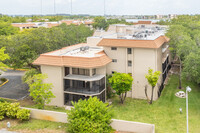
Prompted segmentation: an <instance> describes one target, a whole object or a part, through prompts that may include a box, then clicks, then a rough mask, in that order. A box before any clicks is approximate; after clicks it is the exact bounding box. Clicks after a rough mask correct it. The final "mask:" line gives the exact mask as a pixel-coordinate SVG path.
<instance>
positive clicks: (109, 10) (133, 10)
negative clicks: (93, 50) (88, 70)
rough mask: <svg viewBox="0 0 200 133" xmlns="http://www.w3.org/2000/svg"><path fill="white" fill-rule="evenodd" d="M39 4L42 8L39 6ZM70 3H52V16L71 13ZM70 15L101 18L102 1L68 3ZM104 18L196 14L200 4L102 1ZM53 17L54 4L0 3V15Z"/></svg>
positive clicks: (198, 0)
mask: <svg viewBox="0 0 200 133" xmlns="http://www.w3.org/2000/svg"><path fill="white" fill-rule="evenodd" d="M41 1H42V4H41ZM70 2H71V0H55V3H56V4H55V5H56V13H57V14H60V13H65V14H70V13H71V4H70ZM72 3H73V4H72V7H73V8H72V13H73V14H90V15H103V14H104V0H72ZM105 3H106V4H105V5H106V6H105V9H106V14H107V15H159V14H200V0H105ZM41 5H42V14H53V13H54V0H0V13H3V14H8V15H16V14H22V15H32V14H41Z"/></svg>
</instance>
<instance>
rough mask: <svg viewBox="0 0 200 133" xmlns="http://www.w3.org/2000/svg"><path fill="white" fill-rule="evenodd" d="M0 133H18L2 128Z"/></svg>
mask: <svg viewBox="0 0 200 133" xmlns="http://www.w3.org/2000/svg"><path fill="white" fill-rule="evenodd" d="M0 133H18V132H12V131H7V129H5V128H3V129H1V130H0Z"/></svg>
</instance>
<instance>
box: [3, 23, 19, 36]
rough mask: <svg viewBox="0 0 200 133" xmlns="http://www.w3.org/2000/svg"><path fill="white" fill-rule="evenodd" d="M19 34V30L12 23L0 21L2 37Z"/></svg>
mask: <svg viewBox="0 0 200 133" xmlns="http://www.w3.org/2000/svg"><path fill="white" fill-rule="evenodd" d="M18 32H19V28H17V27H13V26H12V25H11V24H10V23H7V22H1V21H0V35H7V36H8V35H14V34H16V33H18Z"/></svg>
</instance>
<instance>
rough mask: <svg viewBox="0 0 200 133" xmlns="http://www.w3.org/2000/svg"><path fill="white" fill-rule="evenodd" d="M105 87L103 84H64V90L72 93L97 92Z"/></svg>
mask: <svg viewBox="0 0 200 133" xmlns="http://www.w3.org/2000/svg"><path fill="white" fill-rule="evenodd" d="M104 89H105V84H103V85H101V86H99V85H95V86H92V87H80V86H79V87H74V86H68V85H65V88H64V91H67V92H74V93H81V94H98V93H100V92H102V91H103V90H104Z"/></svg>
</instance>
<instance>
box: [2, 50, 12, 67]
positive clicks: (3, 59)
mask: <svg viewBox="0 0 200 133" xmlns="http://www.w3.org/2000/svg"><path fill="white" fill-rule="evenodd" d="M5 50H6V49H5V47H2V48H1V49H0V70H5V67H6V65H5V64H4V63H3V61H5V60H6V59H9V58H10V57H9V56H8V54H5V53H4V51H5Z"/></svg>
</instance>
